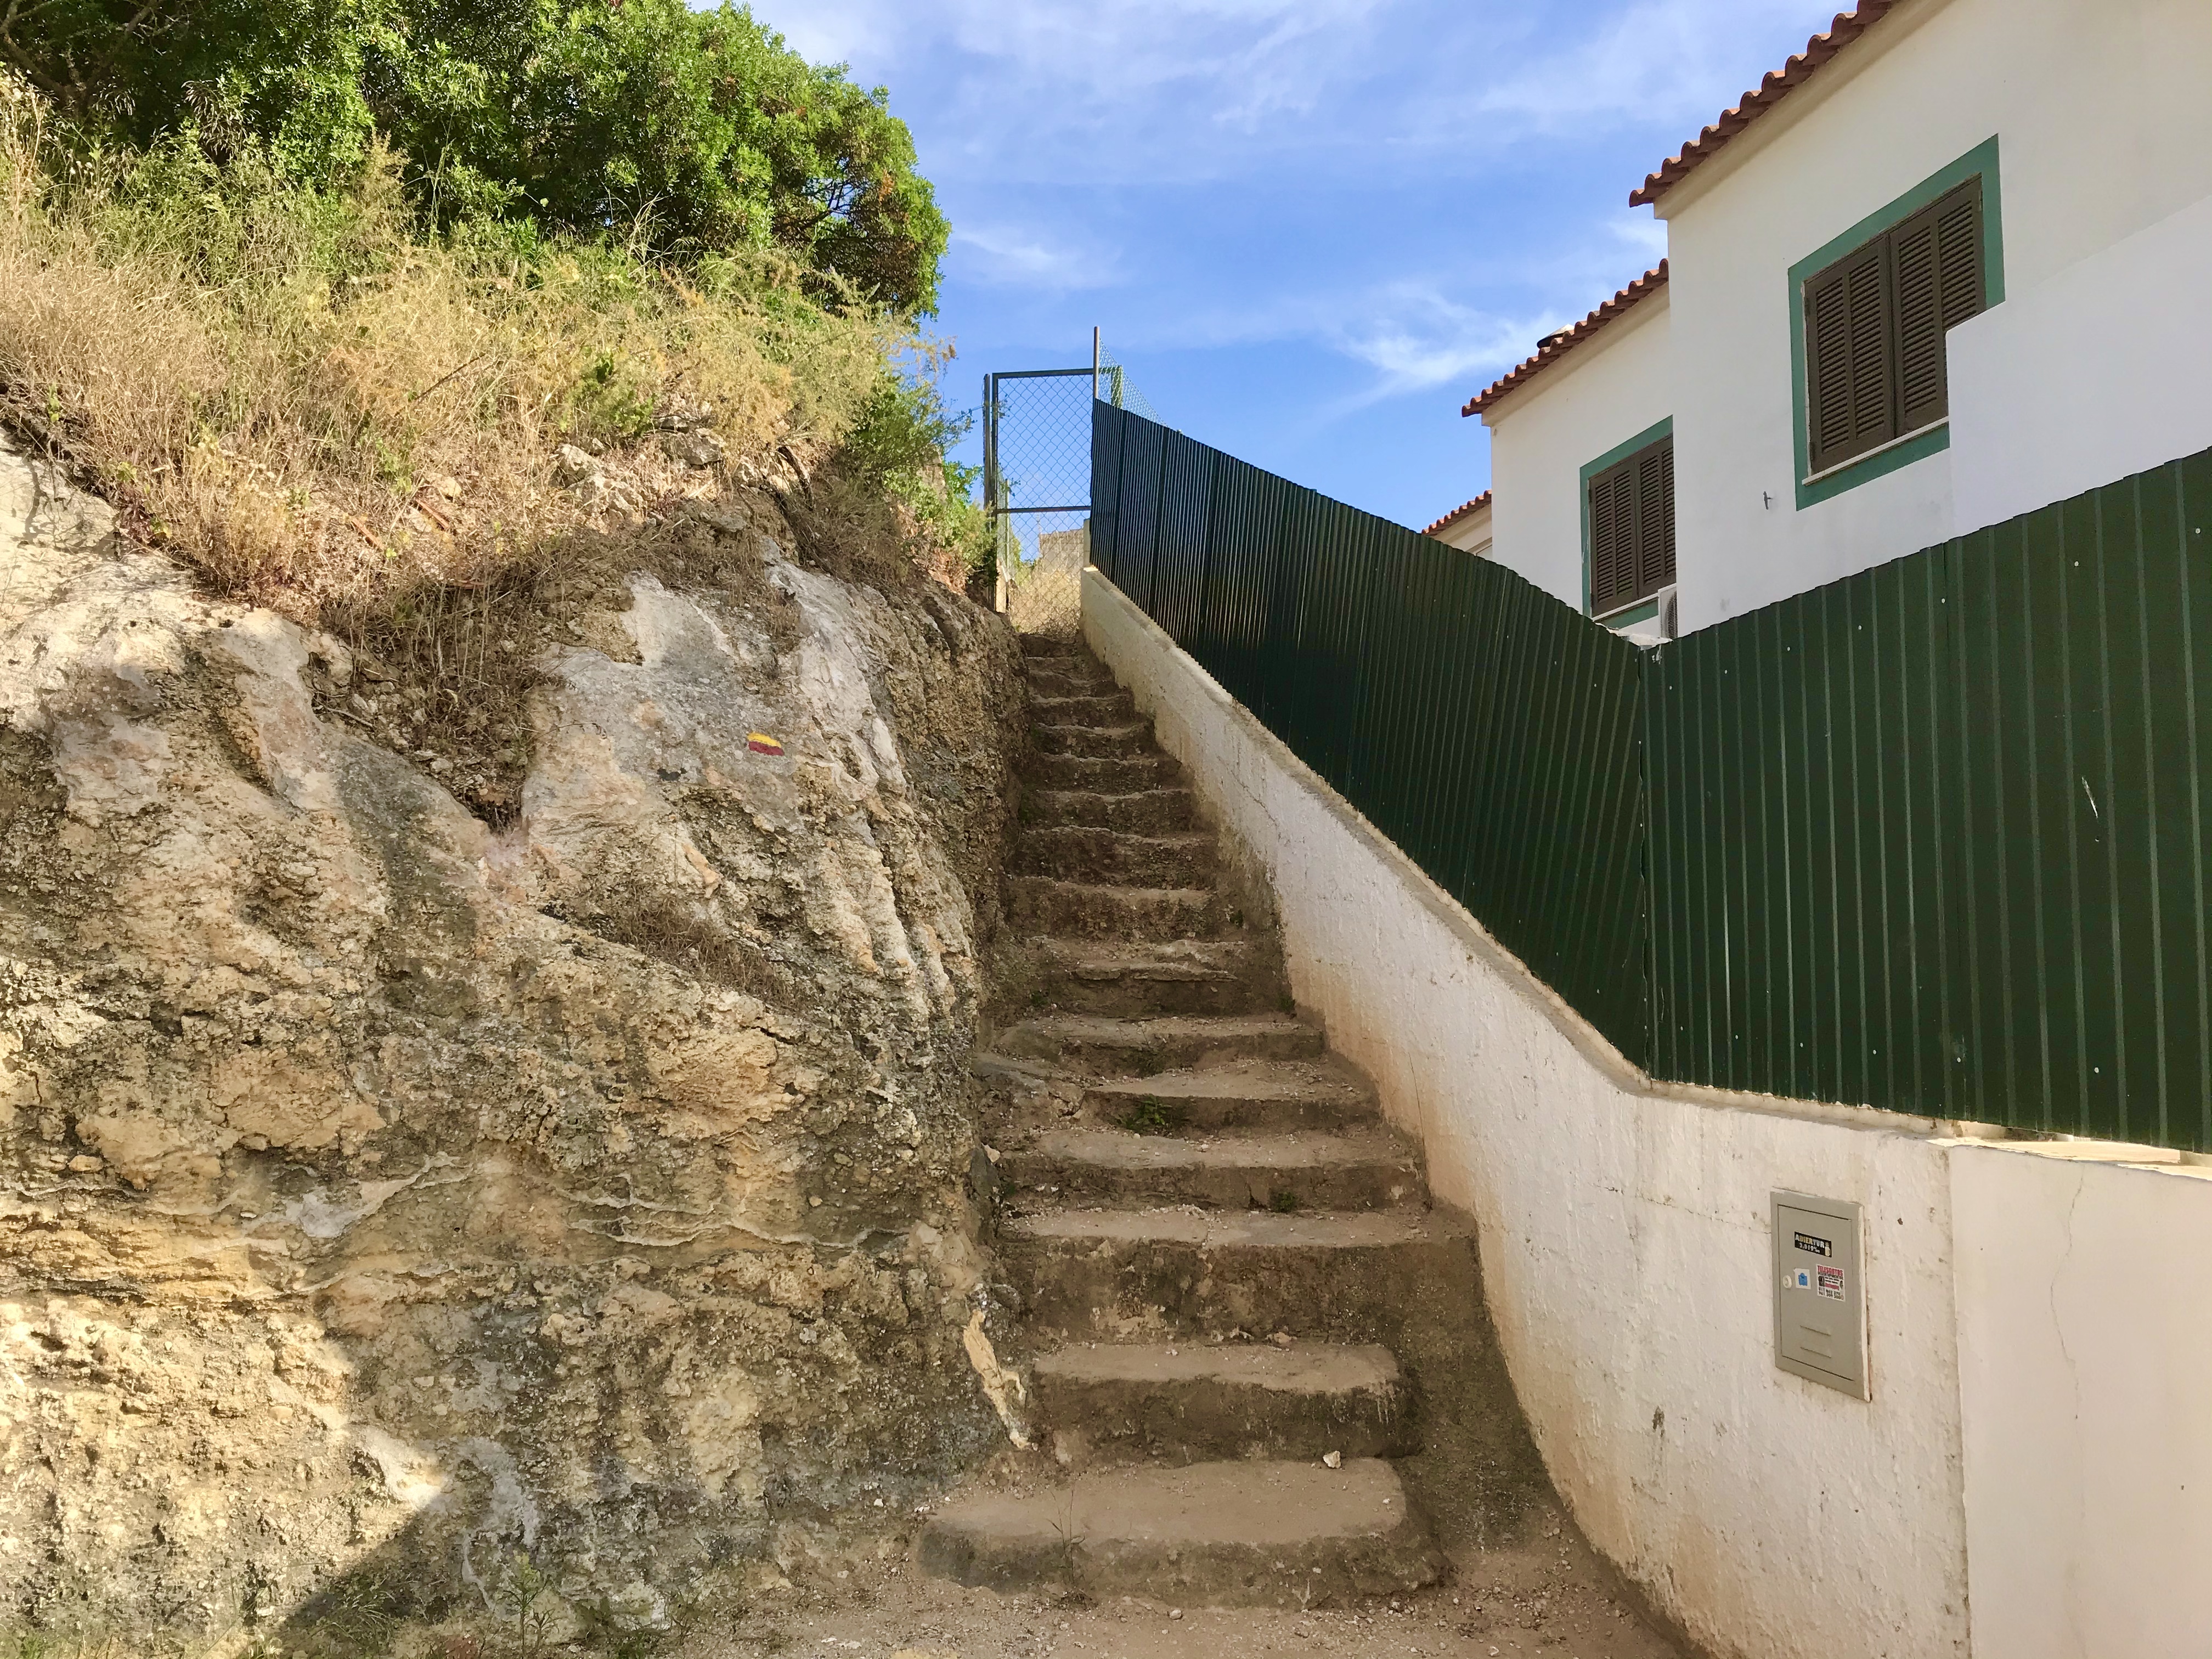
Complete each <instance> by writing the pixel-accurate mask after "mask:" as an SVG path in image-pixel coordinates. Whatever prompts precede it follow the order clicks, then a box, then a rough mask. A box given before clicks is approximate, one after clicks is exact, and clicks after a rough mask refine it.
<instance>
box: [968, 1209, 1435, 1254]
mask: <svg viewBox="0 0 2212 1659" xmlns="http://www.w3.org/2000/svg"><path fill="white" fill-rule="evenodd" d="M1006 1231H1008V1232H1009V1233H1011V1234H1013V1235H1015V1236H1017V1237H1024V1238H1036V1239H1095V1240H1097V1241H1099V1242H1100V1243H1129V1244H1189V1245H1196V1246H1198V1247H1199V1248H1200V1249H1333V1250H1344V1249H1377V1248H1381V1247H1386V1246H1390V1245H1398V1244H1425V1243H1434V1242H1437V1241H1438V1240H1441V1239H1443V1238H1445V1237H1449V1230H1448V1229H1447V1228H1445V1227H1443V1225H1441V1224H1439V1223H1437V1221H1436V1219H1435V1218H1434V1217H1433V1216H1432V1215H1431V1212H1428V1211H1426V1210H1417V1209H1413V1208H1402V1209H1395V1210H1330V1211H1320V1212H1311V1213H1292V1214H1290V1215H1277V1214H1276V1213H1274V1212H1273V1211H1269V1210H1201V1209H1199V1208H1196V1207H1195V1206H1188V1205H1182V1206H1176V1208H1173V1209H1166V1210H1046V1211H1042V1212H1038V1213H1037V1214H1035V1215H1024V1216H1015V1217H1012V1218H1009V1219H1008V1220H1007V1222H1006Z"/></svg>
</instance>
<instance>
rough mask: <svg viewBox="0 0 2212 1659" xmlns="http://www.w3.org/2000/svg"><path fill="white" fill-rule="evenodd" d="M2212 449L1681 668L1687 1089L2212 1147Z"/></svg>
mask: <svg viewBox="0 0 2212 1659" xmlns="http://www.w3.org/2000/svg"><path fill="white" fill-rule="evenodd" d="M2207 526H2212V454H2208V455H2200V456H2197V457H2194V458H2191V459H2188V460H2183V461H2177V462H2174V463H2172V464H2171V465H2166V466H2162V467H2160V468H2158V469H2156V470H2155V471H2150V472H2146V473H2142V474H2141V475H2139V476H2137V477H2132V478H2127V479H2124V480H2122V481H2121V482H2120V483H2115V484H2110V485H2107V486H2106V487H2105V488H2104V489H2097V490H2093V491H2091V492H2090V493H2089V494H2087V495H2081V496H2077V497H2075V499H2074V500H2072V501H2063V502H2060V503H2059V504H2057V506H2054V507H2045V508H2043V509H2041V510H2040V511H2038V512H2035V513H2028V514H2027V515H2026V516H2024V517H2022V518H2019V519H2015V520H2012V521H2011V522H2009V523H2007V524H2003V525H1999V526H1996V527H1994V528H1992V529H1988V530H1982V531H1978V532H1975V533H1973V534H1972V535H1970V536H1965V537H1961V538H1959V539H1958V540H1955V541H1952V542H1947V543H1945V544H1942V545H1941V546H1939V547H1933V548H1929V549H1928V550H1926V551H1924V552H1920V553H1916V554H1913V555H1912V556H1910V557H1907V558H1903V559H1899V560H1897V561H1896V562H1893V563H1891V564H1886V565H1881V566H1879V567H1877V568H1875V569H1872V570H1869V571H1866V572H1863V574H1859V575H1857V576H1853V577H1851V578H1850V579H1849V580H1844V581H1840V582H1836V583H1832V584H1831V585H1830V586H1826V587H1820V588H1815V589H1814V590H1813V591H1812V592H1807V593H1801V594H1799V595H1797V596H1796V597H1795V598H1794V599H1785V600H1784V601H1783V602H1781V603H1780V604H1778V605H1769V606H1767V607H1766V608H1765V610H1762V611H1755V612H1753V613H1752V614H1750V615H1748V616H1745V617H1738V618H1735V619H1734V620H1732V621H1729V622H1728V623H1723V624H1721V625H1720V626H1718V627H1716V628H1710V629H1704V630H1703V631H1701V632H1699V633H1696V634H1692V635H1689V636H1687V637H1686V638H1684V639H1681V640H1678V641H1674V642H1673V643H1672V644H1669V645H1665V646H1662V647H1660V648H1659V649H1658V650H1656V651H1655V652H1653V653H1652V654H1651V657H1650V664H1649V670H1648V671H1649V676H1650V679H1649V686H1648V689H1647V693H1646V707H1647V709H1648V711H1649V718H1650V748H1649V750H1648V757H1647V761H1648V768H1649V776H1650V797H1651V824H1652V842H1651V869H1652V872H1653V878H1652V892H1653V911H1652V915H1653V939H1654V944H1655V947H1656V958H1655V961H1656V969H1655V972H1654V975H1653V987H1654V1018H1653V1022H1652V1024H1653V1032H1654V1042H1653V1048H1654V1059H1653V1064H1654V1066H1655V1067H1656V1070H1657V1072H1658V1073H1659V1074H1660V1075H1662V1076H1665V1077H1670V1078H1679V1079H1685V1080H1689V1081H1695V1082H1701V1083H1714V1084H1720V1085H1725V1086H1728V1087H1732V1088H1742V1089H1754V1090H1759V1091H1769V1092H1772V1093H1775V1094H1784V1095H1798V1096H1804V1097H1810V1098H1813V1099H1818V1100H1847V1101H1862V1102H1868V1103H1873V1104H1875V1105H1880V1106H1889V1107H1895V1108H1899V1109H1905V1110H1911V1111H1922V1112H1927V1113H1930V1114H1932V1115H1938V1116H1947V1117H1963V1118H1976V1119H1980V1120H1984V1121H1990V1122H1996V1123H2008V1124H2012V1125H2015V1126H2016V1127H2023V1128H2029V1129H2045V1130H2057V1131H2061V1132H2063V1133H2071V1134H2090V1135H2107V1136H2111V1137H2113V1138H2115V1139H2126V1140H2140V1141H2155V1142H2158V1143H2160V1144H2161V1145H2166V1146H2184V1147H2191V1148H2198V1149H2207V1148H2212V975H2208V972H2207V946H2208V939H2207V936H2206V929H2207V921H2208V917H2207V914H2206V903H2207V900H2208V894H2207V891H2206V873H2207V863H2208V855H2212V840H2209V839H2208V837H2212V538H2208V536H2207V533H2206V527H2207Z"/></svg>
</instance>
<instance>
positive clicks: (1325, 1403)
mask: <svg viewBox="0 0 2212 1659" xmlns="http://www.w3.org/2000/svg"><path fill="white" fill-rule="evenodd" d="M1030 1391H1031V1392H1030V1398H1031V1401H1032V1402H1033V1404H1034V1407H1035V1410H1036V1417H1037V1420H1038V1421H1039V1423H1040V1424H1042V1425H1043V1426H1044V1428H1045V1429H1046V1431H1048V1433H1049V1434H1050V1435H1051V1437H1052V1449H1053V1452H1054V1455H1055V1456H1057V1457H1058V1458H1059V1460H1060V1462H1062V1463H1063V1464H1065V1465H1068V1466H1071V1467H1080V1466H1082V1465H1084V1464H1086V1463H1090V1462H1097V1461H1104V1460H1120V1459H1125V1458H1129V1457H1167V1458H1173V1459H1175V1460H1176V1461H1177V1462H1186V1463H1188V1462H1202V1461H1203V1460H1205V1459H1207V1458H1213V1457H1248V1458H1261V1457H1296V1458H1308V1459H1318V1458H1320V1457H1322V1456H1323V1455H1325V1454H1327V1453H1329V1452H1332V1451H1333V1452H1336V1453H1339V1454H1340V1455H1343V1456H1345V1457H1396V1456H1402V1455H1406V1454H1407V1453H1409V1452H1411V1451H1413V1450H1415V1449H1418V1444H1419V1439H1418V1437H1417V1436H1416V1434H1415V1433H1414V1431H1413V1407H1412V1401H1411V1400H1410V1398H1409V1396H1408V1394H1407V1388H1406V1383H1405V1378H1404V1376H1402V1375H1401V1372H1400V1371H1399V1369H1398V1360H1397V1357H1396V1356H1395V1355H1394V1354H1393V1353H1392V1352H1390V1350H1389V1349H1388V1348H1384V1347H1378V1346H1375V1345H1373V1344H1371V1343H1370V1344H1367V1345H1364V1346H1337V1345H1335V1344H1332V1343H1326V1342H1300V1343H1295V1344H1293V1345H1292V1346H1290V1347H1287V1348H1278V1347H1275V1346H1273V1345H1271V1344H1268V1343H1265V1342H1257V1343H1245V1342H1220V1343H1184V1344H1182V1345H1180V1346H1173V1345H1170V1344H1167V1343H1120V1342H1101V1343H1095V1344H1093V1343H1079V1344H1077V1345H1076V1346H1073V1347H1066V1348H1061V1349H1060V1350H1059V1351H1058V1352H1054V1353H1048V1354H1045V1355H1043V1356H1042V1357H1041V1358H1038V1359H1037V1360H1036V1363H1035V1364H1034V1365H1032V1366H1031V1368H1030Z"/></svg>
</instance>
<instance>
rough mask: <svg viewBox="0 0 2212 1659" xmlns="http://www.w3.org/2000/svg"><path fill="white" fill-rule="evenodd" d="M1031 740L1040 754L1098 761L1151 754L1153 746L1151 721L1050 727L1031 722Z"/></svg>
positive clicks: (1122, 721)
mask: <svg viewBox="0 0 2212 1659" xmlns="http://www.w3.org/2000/svg"><path fill="white" fill-rule="evenodd" d="M1030 741H1031V742H1032V743H1034V744H1036V747H1037V751H1038V752H1039V753H1040V754H1045V755H1073V756H1078V757H1089V758H1091V759H1095V760H1112V759H1116V758H1120V757H1126V756H1142V755H1146V754H1149V753H1150V752H1151V751H1152V722H1151V721H1150V720H1128V719H1123V720H1116V721H1114V722H1112V723H1110V724H1105V725H1096V726H1092V725H1081V726H1078V725H1073V724H1071V725H1065V726H1057V725H1048V724H1046V723H1045V722H1044V721H1042V720H1032V721H1031V722H1030Z"/></svg>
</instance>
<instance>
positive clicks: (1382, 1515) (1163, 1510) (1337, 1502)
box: [929, 1457, 1422, 1548]
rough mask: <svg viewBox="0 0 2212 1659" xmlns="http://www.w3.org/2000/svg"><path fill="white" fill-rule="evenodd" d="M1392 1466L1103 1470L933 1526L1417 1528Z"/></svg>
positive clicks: (1060, 1533)
mask: <svg viewBox="0 0 2212 1659" xmlns="http://www.w3.org/2000/svg"><path fill="white" fill-rule="evenodd" d="M1421 1524H1422V1523H1421V1522H1420V1521H1419V1516H1417V1515H1416V1514H1415V1513H1414V1512H1413V1510H1411V1508H1410V1505H1409V1504H1408V1501H1407V1495H1406V1488H1405V1485H1404V1483H1403V1482H1402V1481H1401V1480H1399V1478H1398V1471H1397V1470H1396V1469H1395V1468H1393V1467H1392V1466H1391V1465H1390V1464H1389V1463H1388V1462H1384V1461H1383V1459H1381V1458H1372V1457H1362V1458H1351V1459H1347V1460H1346V1462H1345V1464H1344V1466H1343V1467H1342V1468H1335V1469H1332V1468H1327V1467H1326V1466H1324V1465H1322V1464H1321V1463H1318V1462H1242V1461H1240V1462H1215V1463H1188V1464H1185V1465H1183V1466H1182V1467H1181V1468H1139V1469H1115V1470H1105V1471H1102V1472H1100V1473H1098V1474H1084V1475H1078V1476H1077V1477H1075V1478H1074V1479H1073V1480H1069V1481H1068V1482H1067V1483H1066V1485H1064V1486H1054V1487H1051V1488H1049V1489H1048V1490H1046V1491H1043V1492H1029V1493H1022V1494H1011V1493H997V1492H993V1493H981V1494H977V1495H976V1496H974V1497H970V1498H954V1499H952V1500H951V1502H949V1503H947V1504H945V1506H944V1507H943V1508H942V1509H940V1510H939V1511H938V1512H937V1513H936V1514H935V1515H934V1516H932V1517H931V1519H930V1522H929V1525H930V1527H931V1528H933V1529H937V1530H940V1531H945V1532H962V1531H967V1532H975V1533H989V1534H997V1535H999V1536H1001V1537H1014V1538H1024V1539H1033V1540H1035V1541H1037V1542H1038V1543H1040V1544H1048V1545H1059V1544H1062V1543H1064V1542H1065V1541H1067V1540H1070V1539H1078V1540H1080V1541H1082V1543H1083V1544H1084V1545H1085V1546H1087V1547H1097V1546H1098V1545H1100V1544H1103V1543H1107V1542H1109V1541H1111V1542H1115V1543H1119V1542H1125V1541H1127V1542H1138V1543H1144V1544H1154V1545H1179V1546H1190V1545H1203V1544H1209V1543H1225V1544H1242V1545H1255V1546H1260V1547H1280V1548H1288V1547H1296V1546H1297V1545H1300V1544H1304V1543H1310V1542H1320V1541H1328V1540H1332V1539H1340V1538H1365V1537H1370V1536H1372V1535H1374V1534H1378V1533H1390V1532H1395V1531H1396V1530H1398V1529H1399V1528H1401V1527H1407V1526H1413V1527H1419V1526H1421Z"/></svg>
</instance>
